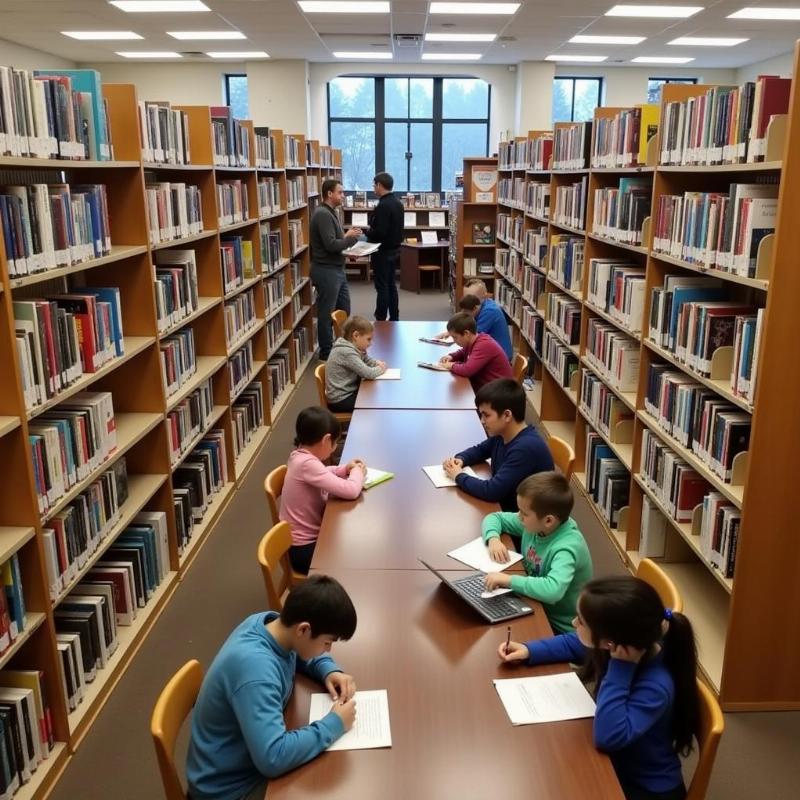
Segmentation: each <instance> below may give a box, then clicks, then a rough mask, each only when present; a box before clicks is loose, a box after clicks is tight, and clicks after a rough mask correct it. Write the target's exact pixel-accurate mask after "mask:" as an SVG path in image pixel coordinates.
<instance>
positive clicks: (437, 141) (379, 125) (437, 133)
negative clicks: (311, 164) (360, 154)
mask: <svg viewBox="0 0 800 800" xmlns="http://www.w3.org/2000/svg"><path fill="white" fill-rule="evenodd" d="M336 77H337V78H369V79H372V80H374V81H375V116H374V117H339V116H331V82H330V81H328V83H327V85H326V94H327V103H328V141H329V142H331V141H332V139H331V125H332V124H333V123H336V122H361V123H368V124H374V126H375V128H374V130H375V172H376V173H377V172H383V171H385V169H386V127H385V126H386V124H387V123H406V125H407V127H406V131H407V135H406V146H407V150H406V152H407V153H410V152H411V126H412V125H413V124H415V123H428V124H430V125H431V126H432V128H431V137H432V139H431V187H430V189H427V188H426V189H421V188H416V187H414V186H413V185H412V183H411V177H412V169H411V159H410V158H409V157H408V155H407V156H406V185H407V186H408V187H409V189H408V191H410V192H414V191H416V192H420V191H430V192H441V191H442V127H443V125H445V124H447V125H451V124H455V125H459V124H481V125H483V124H485V125H486V142H485V145H484V152H483V153H471V154H470V155H476V156H479V155H488V154H489V137H490V125H491V109H492V85H491V84H490V83H489V82H488V81H486V87H487V96H486V116H485V117H444V116H443V108H442V106H443V88H442V87H443V82H444V81H445V80H448V79H453V78H455V79H459V78H461V79H464V78H468V79H477V80H483V79H482V78H476V76H474V75H414V74H407V75H391V74H390V75H369V74H353V73H350V74H347V75H337V76H336ZM387 78H389V79H396V78H401V79H407V80H411V79H414V78H427V79H432V80H433V114H432V116H430V117H412V116H411V114H410V95H411V93H410V91H409V113H408V115H407V116H405V117H396V116H392V117H387V116H386V94H385V86H386V83H385V82H386V79H387Z"/></svg>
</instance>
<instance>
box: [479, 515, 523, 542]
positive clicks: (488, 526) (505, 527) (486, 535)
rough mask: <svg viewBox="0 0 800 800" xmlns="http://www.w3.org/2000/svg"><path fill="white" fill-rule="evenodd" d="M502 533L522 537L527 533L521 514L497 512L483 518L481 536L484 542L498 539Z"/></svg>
mask: <svg viewBox="0 0 800 800" xmlns="http://www.w3.org/2000/svg"><path fill="white" fill-rule="evenodd" d="M501 533H510V534H511V535H512V536H522V534H523V533H525V528H523V527H522V522H521V521H520V518H519V514H516V513H515V512H513V511H495V512H494V513H493V514H489V515H488V516H485V517H484V518H483V524H482V525H481V534H482V536H483V541H484V542H488V541H489V539H496V538H498V537H499V536H500V534H501Z"/></svg>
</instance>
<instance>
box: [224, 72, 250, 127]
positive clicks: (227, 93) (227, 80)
mask: <svg viewBox="0 0 800 800" xmlns="http://www.w3.org/2000/svg"><path fill="white" fill-rule="evenodd" d="M231 78H244V79H245V83H246V82H247V73H246V72H226V73H225V75H224V81H223V90H224V97H225V105H226V106H232V105H233V103H232V102H231ZM247 105H248V113H247V115H245V116H243V117H242V119H251V117H250V108H249V107H250V96H249V93H248V97H247Z"/></svg>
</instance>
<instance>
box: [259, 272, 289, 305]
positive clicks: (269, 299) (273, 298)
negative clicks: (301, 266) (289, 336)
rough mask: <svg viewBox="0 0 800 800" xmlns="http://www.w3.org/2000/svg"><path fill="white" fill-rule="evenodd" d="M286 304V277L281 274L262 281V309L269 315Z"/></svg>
mask: <svg viewBox="0 0 800 800" xmlns="http://www.w3.org/2000/svg"><path fill="white" fill-rule="evenodd" d="M285 302H286V275H285V273H283V272H281V273H279V274H278V275H274V276H273V277H271V278H267V279H266V280H265V281H264V307H265V308H266V310H267V314H271V313H272V312H273V311H275V310H277V309H278V308H280V307H281V306H283V304H284V303H285Z"/></svg>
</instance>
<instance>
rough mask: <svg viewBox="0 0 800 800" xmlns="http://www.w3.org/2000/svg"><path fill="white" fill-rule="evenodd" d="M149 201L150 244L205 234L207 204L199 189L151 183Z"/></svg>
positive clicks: (165, 183) (184, 185)
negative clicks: (204, 219) (204, 221)
mask: <svg viewBox="0 0 800 800" xmlns="http://www.w3.org/2000/svg"><path fill="white" fill-rule="evenodd" d="M145 200H146V206H147V222H148V230H149V235H150V244H158V243H159V242H168V241H171V240H172V239H180V238H185V237H187V236H194V235H196V234H198V233H202V231H203V205H202V202H201V197H200V189H199V188H198V187H197V186H194V185H193V184H190V183H168V182H165V181H162V182H160V183H155V182H153V183H151V182H148V183H147V185H146V187H145Z"/></svg>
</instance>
